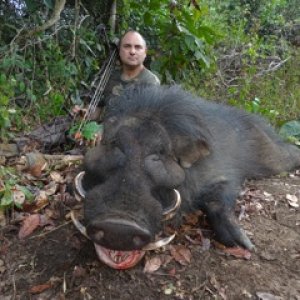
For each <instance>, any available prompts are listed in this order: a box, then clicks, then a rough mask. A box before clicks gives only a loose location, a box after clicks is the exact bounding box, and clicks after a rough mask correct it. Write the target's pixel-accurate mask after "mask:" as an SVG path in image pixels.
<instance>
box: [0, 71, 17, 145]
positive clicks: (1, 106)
mask: <svg viewBox="0 0 300 300" xmlns="http://www.w3.org/2000/svg"><path fill="white" fill-rule="evenodd" d="M16 85H17V82H16V80H15V79H14V78H9V79H8V78H7V77H6V75H5V74H0V138H2V139H6V138H7V137H8V133H7V131H6V129H7V128H9V127H10V126H11V117H12V114H14V113H15V110H14V109H12V108H9V99H10V98H11V97H12V96H13V95H14V88H15V87H16Z"/></svg>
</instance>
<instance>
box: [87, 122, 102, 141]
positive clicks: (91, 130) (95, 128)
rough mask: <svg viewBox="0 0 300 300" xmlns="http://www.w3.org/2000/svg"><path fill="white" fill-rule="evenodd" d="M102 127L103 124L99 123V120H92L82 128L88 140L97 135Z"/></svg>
mask: <svg viewBox="0 0 300 300" xmlns="http://www.w3.org/2000/svg"><path fill="white" fill-rule="evenodd" d="M102 129H103V125H101V124H98V123H97V122H90V123H87V124H86V125H85V126H84V127H83V128H82V135H83V137H84V138H86V139H87V140H93V139H94V138H95V135H96V134H97V133H98V132H99V131H101V130H102Z"/></svg>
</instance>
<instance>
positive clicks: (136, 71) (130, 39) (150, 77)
mask: <svg viewBox="0 0 300 300" xmlns="http://www.w3.org/2000/svg"><path fill="white" fill-rule="evenodd" d="M146 56H147V45H146V41H145V39H144V38H143V37H142V35H141V34H140V33H138V32H137V31H132V30H130V31H127V32H126V33H125V34H124V35H123V36H122V38H121V39H120V42H119V57H120V62H121V68H120V69H119V70H118V69H117V70H115V71H114V72H113V74H112V75H111V78H110V80H109V82H108V84H107V86H106V88H105V91H104V99H105V101H104V103H102V105H103V104H104V105H106V104H109V101H111V99H112V98H114V97H115V96H119V95H120V94H121V93H122V91H123V90H124V89H125V88H127V87H129V86H133V85H159V84H160V81H159V79H158V77H157V76H156V75H154V74H153V73H152V72H151V71H150V70H148V69H147V68H146V67H145V66H144V61H145V59H146Z"/></svg>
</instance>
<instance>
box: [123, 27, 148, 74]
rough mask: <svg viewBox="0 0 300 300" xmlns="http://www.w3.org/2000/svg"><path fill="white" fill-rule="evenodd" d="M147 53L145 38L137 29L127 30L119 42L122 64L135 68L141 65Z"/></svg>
mask: <svg viewBox="0 0 300 300" xmlns="http://www.w3.org/2000/svg"><path fill="white" fill-rule="evenodd" d="M146 55H147V45H146V41H145V39H144V38H143V37H142V35H141V34H139V33H138V32H137V31H134V30H130V31H127V32H126V33H125V34H124V35H123V36H122V38H121V39H120V43H119V56H120V60H121V62H122V64H123V66H125V67H128V68H133V69H134V68H136V67H139V66H142V65H143V63H144V60H145V58H146Z"/></svg>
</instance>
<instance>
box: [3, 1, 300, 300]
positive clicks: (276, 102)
mask: <svg viewBox="0 0 300 300" xmlns="http://www.w3.org/2000/svg"><path fill="white" fill-rule="evenodd" d="M114 4H115V5H116V6H115V9H113V8H114ZM128 28H132V29H135V30H138V31H140V32H141V33H142V34H143V35H144V36H145V39H146V40H147V43H148V48H149V50H148V58H147V61H146V66H147V67H149V68H150V69H151V70H152V71H153V72H155V73H156V74H157V75H158V76H159V78H160V79H161V82H162V83H163V84H180V85H181V86H183V87H184V88H185V89H187V90H188V91H190V92H191V93H193V94H196V95H199V96H201V97H203V98H206V99H209V101H217V102H222V103H227V104H229V105H234V106H237V107H240V108H242V109H245V110H247V111H249V112H252V113H256V114H260V115H262V116H263V117H265V118H266V119H267V120H268V121H269V122H270V123H271V124H272V125H273V126H275V128H276V129H277V130H278V132H279V134H281V135H282V136H283V138H285V139H287V140H288V141H289V142H291V143H294V144H296V145H298V146H299V145H300V62H299V58H300V52H299V46H300V6H299V3H298V1H297V0H290V1H288V0H269V1H266V0H260V1H258V0H251V1H250V0H225V1H214V0H178V1H176V0H171V1H169V0H168V1H160V0H141V1H129V0H117V1H110V0H103V1H100V0H98V1H91V0H43V1H37V0H2V1H1V2H0V295H1V296H0V298H1V300H2V299H4V300H10V299H22V300H23V299H51V300H53V299H57V300H58V299H131V300H132V299H150V300H152V299H225V300H226V299H230V300H231V299H238V300H240V299H260V300H269V299H274V300H284V299H295V300H299V294H300V288H299V287H300V282H299V278H300V274H299V270H300V266H299V262H300V260H299V258H300V253H299V249H300V247H299V242H300V239H299V234H300V227H299V225H300V219H299V202H300V189H299V187H300V172H299V170H296V171H294V172H291V173H289V174H281V176H279V177H275V178H271V179H265V180H260V181H251V182H246V184H245V185H244V187H243V191H242V192H241V194H240V197H239V199H237V209H236V214H237V217H238V220H239V222H240V223H241V225H242V226H243V228H244V229H245V230H246V231H247V234H248V235H249V236H250V237H251V239H253V241H254V243H255V245H256V247H257V251H255V252H253V253H251V254H250V253H248V252H243V251H241V250H239V251H236V252H232V250H231V252H229V250H228V249H219V248H218V247H216V246H215V245H214V244H213V241H212V240H211V239H210V238H211V235H212V233H211V232H210V230H209V228H207V224H203V223H201V215H199V214H196V215H191V216H186V217H185V222H184V224H183V225H182V227H181V228H180V230H179V232H178V235H177V237H176V239H175V241H174V243H173V245H170V246H169V247H168V248H166V249H163V250H161V251H158V252H153V253H152V252H151V253H147V255H146V258H145V261H143V263H140V264H139V265H137V266H136V267H135V268H133V269H130V270H126V271H121V272H119V271H116V270H113V269H110V268H109V267H107V266H104V265H103V264H102V263H101V262H99V260H98V258H97V257H96V254H95V251H94V249H93V246H92V244H91V243H89V241H88V240H86V239H85V238H84V237H83V236H81V235H80V233H79V232H77V230H76V229H75V228H74V226H72V224H71V221H70V210H75V211H80V210H81V209H82V203H79V202H78V201H77V200H76V199H75V197H74V194H73V192H72V188H70V187H71V186H72V183H73V178H74V175H75V174H76V172H78V167H79V164H80V162H81V161H82V155H81V154H82V152H80V154H79V155H77V154H78V153H77V152H72V151H73V150H74V149H75V150H76V149H77V148H78V147H79V149H80V150H82V148H80V147H81V146H84V149H86V147H90V146H92V145H93V142H94V141H93V139H94V134H95V132H96V131H97V130H99V126H101V125H99V124H95V123H93V122H86V123H85V124H84V126H81V125H82V124H83V123H82V120H81V119H74V118H73V117H72V116H70V111H71V108H72V107H73V106H74V104H83V103H84V102H85V101H86V98H87V97H86V95H87V94H88V95H90V96H91V95H93V93H94V91H95V89H94V86H93V83H95V81H97V80H99V78H100V77H101V74H102V72H103V66H105V64H106V63H107V60H108V58H109V57H110V56H111V53H112V52H113V50H114V49H115V46H114V41H115V38H118V37H119V36H120V35H121V34H122V33H124V32H125V31H126V30H127V29H128ZM48 124H49V126H48ZM53 124H54V125H55V126H53ZM65 125H67V126H68V128H69V131H68V133H66V137H65V139H62V140H61V139H60V138H59V139H58V140H57V139H56V140H55V138H56V133H57V132H56V130H57V131H58V133H59V134H60V135H59V136H60V137H61V131H62V130H64V129H65ZM79 127H80V128H81V130H82V137H83V139H81V140H80V143H81V144H80V145H79V144H78V141H77V140H76V139H75V138H74V136H73V135H74V133H76V132H78V128H79ZM53 128H54V131H53V130H52V129H53ZM47 134H49V136H47ZM51 138H54V140H55V142H53V141H52V140H51ZM82 143H83V145H82ZM198 213H199V212H198ZM226 251H227V252H226ZM250 256H251V259H250Z"/></svg>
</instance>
